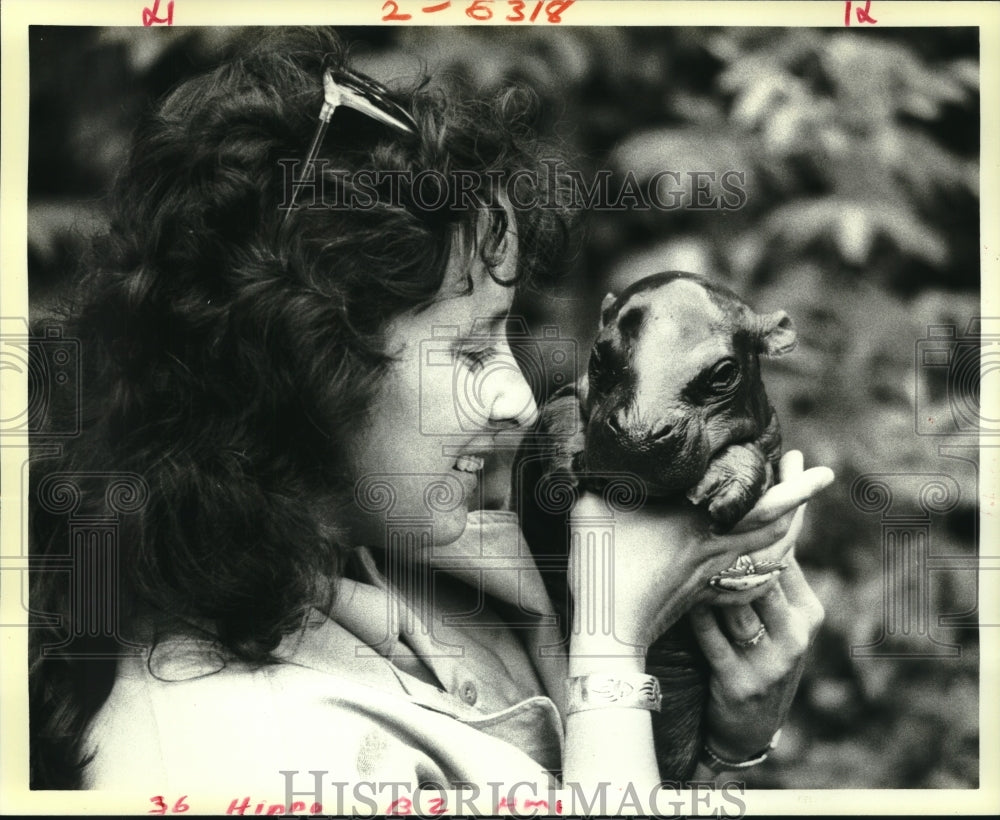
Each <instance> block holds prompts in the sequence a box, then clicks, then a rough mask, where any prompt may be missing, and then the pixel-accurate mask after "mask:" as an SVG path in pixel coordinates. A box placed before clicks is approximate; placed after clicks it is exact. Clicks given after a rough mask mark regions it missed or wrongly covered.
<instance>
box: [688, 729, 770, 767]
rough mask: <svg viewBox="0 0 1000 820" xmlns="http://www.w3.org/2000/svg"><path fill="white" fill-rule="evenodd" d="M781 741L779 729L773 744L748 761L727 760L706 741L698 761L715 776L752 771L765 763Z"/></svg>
mask: <svg viewBox="0 0 1000 820" xmlns="http://www.w3.org/2000/svg"><path fill="white" fill-rule="evenodd" d="M780 739H781V729H778V731H777V732H775V733H774V734H773V735H772V736H771V742H770V743H768V744H767V747H766V748H765V749H762V750H761V751H759V752H756V753H755V754H753V755H751V756H750V757H748V758H747V759H746V760H739V761H735V760H726V759H725V758H724V757H722V755H720V754H718V753H717V752H715V751H714V750H713V749H712V747H711V746H710V745H709V744H708V741H707V740H706V741H705V744H704V745H703V746H702V747H701V756H700V757H699V758H698V761H699V762H700V763H701V764H702V765H704V766H706V767H707V768H709V769H710V770H711V771H712V772H714V773H715V774H720V773H722V772H738V771H742V770H744V769H752V768H753V767H754V766H756V765H757V764H759V763H763V762H764V761H765V760H767V756H768V755H769V754H770V753H771V752H772V751H773V750H774V748H775V747H776V746H777V745H778V741H779V740H780Z"/></svg>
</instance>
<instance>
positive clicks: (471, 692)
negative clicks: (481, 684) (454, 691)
mask: <svg viewBox="0 0 1000 820" xmlns="http://www.w3.org/2000/svg"><path fill="white" fill-rule="evenodd" d="M458 694H459V695H460V696H461V698H462V700H464V701H465V702H466V703H467V704H469V706H473V705H475V703H476V699H477V698H478V697H479V693H478V692H477V691H476V684H474V683H473V682H472V681H466V682H465V683H463V684H462V685H461V687H459V690H458Z"/></svg>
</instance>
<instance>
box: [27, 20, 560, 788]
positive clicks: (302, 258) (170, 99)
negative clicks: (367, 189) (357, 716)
mask: <svg viewBox="0 0 1000 820" xmlns="http://www.w3.org/2000/svg"><path fill="white" fill-rule="evenodd" d="M346 61H347V54H346V50H345V48H344V47H343V46H342V44H341V42H340V40H339V39H338V37H337V35H336V34H335V33H334V32H331V31H329V30H313V29H310V30H268V31H265V32H254V33H253V34H252V35H250V36H248V37H246V42H245V43H243V45H242V48H240V49H239V50H238V52H237V53H236V55H235V56H233V57H232V58H231V59H229V61H228V62H226V63H225V64H223V65H221V66H220V67H219V68H217V69H216V70H214V71H212V72H211V73H209V74H207V75H205V76H201V77H198V78H195V79H192V80H189V81H187V82H185V83H183V84H182V85H180V86H179V87H177V88H176V89H175V90H173V91H172V92H171V93H170V94H169V95H167V97H166V98H165V99H164V100H163V101H162V102H161V103H160V104H159V105H158V106H157V107H156V109H155V111H153V112H152V113H151V114H150V115H149V116H148V117H147V118H146V119H145V121H144V122H143V123H142V124H141V125H140V127H139V128H138V130H137V132H136V134H135V138H134V142H133V146H132V149H131V153H130V156H129V159H128V162H127V165H126V167H125V168H124V170H123V172H122V174H121V176H120V179H119V183H118V185H117V188H116V190H115V192H114V196H113V203H114V205H113V213H112V219H111V225H110V230H109V231H108V233H107V235H106V236H104V237H102V238H101V239H100V240H99V241H98V242H97V243H96V244H95V247H94V253H93V262H92V263H91V264H90V265H89V269H88V273H87V275H86V276H85V277H84V279H83V280H82V282H81V285H80V287H79V289H78V292H77V293H76V294H75V295H74V297H73V299H72V305H71V306H70V307H69V308H68V309H67V316H66V320H65V321H66V331H65V335H66V336H70V337H73V338H76V339H79V340H80V344H81V349H82V356H83V372H82V384H83V387H84V391H85V392H84V395H83V399H82V413H83V416H82V433H81V435H80V436H79V437H77V438H75V439H73V440H72V441H70V442H68V443H67V444H66V446H65V448H64V451H63V453H62V455H61V456H60V457H58V458H40V459H38V460H36V461H35V463H34V465H33V471H32V487H33V489H32V499H33V507H32V519H31V528H32V550H33V555H35V556H36V557H40V558H42V559H44V558H45V556H49V555H58V554H60V553H61V554H63V555H65V553H66V549H67V539H68V537H69V535H68V530H67V524H66V521H65V516H62V517H60V516H59V515H56V514H53V513H52V512H51V511H47V510H45V509H42V508H41V507H40V506H39V505H38V504H37V503H35V502H34V499H35V494H36V493H37V489H38V486H39V482H41V481H43V480H44V479H45V476H46V475H51V474H53V473H56V472H61V473H72V474H79V475H87V476H94V475H98V474H105V475H109V474H121V473H132V474H136V475H138V476H141V478H142V480H144V482H145V485H146V486H147V487H148V490H149V496H148V501H147V502H146V504H145V505H144V506H143V507H142V509H141V510H140V511H138V512H137V513H135V514H132V515H127V516H123V517H122V518H121V523H120V530H119V533H118V538H119V542H118V543H119V549H120V572H121V586H122V589H121V599H120V611H121V615H122V625H123V632H124V634H125V635H126V636H127V635H128V633H129V625H130V623H132V622H133V621H134V619H135V618H136V617H138V615H139V614H142V615H143V616H144V617H145V616H146V615H149V614H150V613H152V614H153V616H154V617H155V618H158V619H160V620H165V619H167V618H178V619H183V620H185V621H189V622H191V623H199V624H209V625H210V627H211V634H212V635H213V636H214V637H215V638H216V639H217V641H218V643H219V645H220V646H221V647H222V648H223V649H224V650H225V651H226V652H227V653H228V654H229V656H230V657H233V658H235V659H238V660H240V661H244V662H249V663H253V664H264V663H268V662H270V661H271V659H272V656H271V653H272V652H273V650H274V649H275V647H276V646H277V645H278V643H279V641H280V640H281V639H282V638H283V637H284V636H285V635H287V634H290V633H292V632H294V631H295V630H297V629H299V628H301V627H302V624H303V619H304V615H305V613H306V612H307V610H308V608H309V606H310V605H311V604H315V603H316V602H317V600H322V598H321V597H320V596H322V594H323V589H324V587H323V582H322V581H321V579H329V578H331V577H336V575H337V574H338V573H339V572H340V569H341V568H340V566H339V563H340V561H341V560H342V559H341V557H340V556H341V554H342V551H341V550H338V548H337V547H338V533H337V531H336V529H335V527H333V528H331V527H330V526H329V525H328V522H326V521H325V520H324V517H323V516H322V515H320V514H319V512H318V511H319V510H324V509H326V510H328V509H336V506H337V504H338V499H339V500H340V502H342V500H343V499H344V497H345V493H347V492H349V491H350V489H351V488H350V486H349V480H348V478H347V470H346V465H345V462H344V447H343V442H345V440H346V439H347V437H349V436H351V434H352V431H354V430H355V429H356V426H357V423H358V420H359V418H360V417H362V415H363V414H364V413H365V412H366V410H367V409H368V407H369V405H370V403H371V401H372V399H373V396H374V393H375V390H376V388H377V387H378V385H379V382H380V379H381V377H382V375H383V374H384V373H385V370H386V367H387V365H388V364H389V363H390V362H391V361H392V355H391V351H386V350H385V349H384V345H383V336H382V334H383V330H384V328H385V326H386V323H387V322H388V321H389V320H390V319H391V318H393V317H394V316H397V315H399V314H400V313H401V312H403V311H406V310H410V309H414V308H416V309H419V308H420V307H422V306H426V305H428V304H430V303H431V302H433V301H434V300H435V298H437V297H438V294H439V291H440V289H441V286H442V282H443V279H444V275H445V268H446V265H447V263H448V260H449V258H450V257H451V255H452V253H453V250H454V249H455V248H457V247H459V246H461V247H468V248H472V249H474V251H472V252H475V253H478V254H479V255H480V256H481V257H482V258H483V259H484V261H486V262H487V264H489V265H491V266H492V265H494V263H495V261H496V260H494V259H493V256H494V255H495V254H494V252H495V251H496V250H497V248H498V244H499V242H500V241H501V239H502V236H503V233H504V231H505V229H506V228H507V224H506V221H507V219H508V216H507V212H506V211H505V210H504V209H503V208H502V207H498V206H497V202H498V193H499V190H500V188H501V186H502V184H506V183H509V182H511V180H513V179H514V177H517V185H518V186H521V188H522V189H524V187H525V186H528V187H530V186H531V185H532V178H531V176H530V175H528V174H519V175H514V172H515V171H517V170H520V169H528V170H529V171H530V170H533V169H540V167H541V166H540V163H541V157H542V151H541V143H539V142H538V141H537V139H536V137H535V136H534V134H533V132H532V129H531V127H530V123H531V121H532V116H533V114H532V110H531V106H532V99H531V95H530V94H527V93H525V92H523V91H520V90H506V91H505V92H503V93H501V94H500V95H499V96H497V97H496V98H495V99H492V100H491V101H488V102H485V101H476V100H474V99H471V98H470V96H469V95H467V94H465V93H464V92H463V91H462V89H461V88H459V87H458V86H454V87H453V86H445V87H440V86H437V85H435V86H433V87H432V85H431V84H430V83H429V82H428V81H427V80H424V81H422V82H421V83H419V84H418V85H416V86H415V87H413V88H411V89H409V90H408V91H406V92H405V93H393V99H394V100H395V101H396V102H398V103H399V104H400V105H402V106H403V107H404V108H405V109H406V110H408V111H409V112H410V113H411V114H412V116H413V118H414V120H415V122H416V123H417V126H418V128H417V132H418V133H417V134H415V135H413V136H412V137H410V136H409V135H406V134H402V133H400V132H398V131H396V130H395V129H393V128H390V127H387V126H385V125H383V124H380V123H378V122H376V121H375V120H373V119H371V118H369V117H367V116H365V115H364V114H361V113H358V112H356V111H352V110H350V109H347V108H342V109H338V111H337V113H336V115H335V116H334V117H333V120H332V123H331V125H330V129H329V132H328V133H327V135H326V138H325V141H324V143H323V147H322V151H321V153H320V159H321V161H322V160H325V161H326V165H325V166H323V165H322V162H321V164H320V167H321V170H322V169H323V168H324V167H325V168H326V169H327V170H325V171H324V173H325V174H326V176H325V177H324V180H325V181H326V182H328V183H329V185H330V186H332V187H331V190H333V188H336V186H341V189H340V193H344V186H345V185H348V183H347V182H346V181H345V177H344V176H342V175H341V176H338V175H336V174H334V173H333V172H331V171H329V170H328V169H331V168H332V169H349V170H353V171H357V170H361V169H369V170H373V171H379V170H386V171H409V172H410V173H415V172H417V171H420V170H426V169H433V170H435V171H437V172H439V173H440V175H441V176H440V177H436V178H437V179H445V180H449V181H451V180H453V179H454V178H455V175H456V173H457V172H460V171H468V170H471V171H480V172H482V171H487V170H489V171H491V172H493V173H491V174H490V175H489V176H485V175H484V176H483V177H482V180H481V185H480V187H479V189H478V190H477V199H476V202H478V203H480V204H481V205H483V206H484V207H480V206H479V205H472V206H469V207H464V208H454V207H443V208H426V207H419V205H418V202H419V200H420V198H419V197H418V196H417V193H418V192H416V191H412V190H410V189H409V188H408V187H406V185H405V179H406V178H405V177H404V178H403V179H404V185H403V189H402V191H401V197H402V199H401V202H399V203H395V204H394V203H392V202H386V201H383V198H381V197H380V198H379V201H378V202H377V203H376V204H375V206H374V207H371V208H364V209H360V208H355V209H330V208H324V207H302V208H298V209H296V210H293V211H292V212H291V213H290V214H289V216H288V218H287V219H285V218H284V212H283V211H282V210H281V208H280V207H279V205H280V203H282V202H287V201H288V199H287V196H288V180H287V179H286V178H285V176H286V172H287V168H288V164H287V161H286V162H282V160H287V159H288V158H301V157H302V156H303V154H304V152H305V150H306V148H307V146H308V144H309V141H310V138H311V137H312V135H313V132H314V130H315V127H316V115H317V113H318V111H319V108H320V105H321V102H322V89H321V76H322V72H323V69H324V67H327V66H332V67H334V68H336V67H338V66H341V67H342V66H345V65H346ZM512 175H513V176H512ZM530 193H531V192H530V191H529V190H522V191H521V194H522V195H521V196H520V197H519V199H521V201H524V200H525V199H527V196H525V194H530ZM484 211H485V213H486V215H487V217H488V218H487V219H485V220H484V218H483V215H484ZM514 214H515V220H516V230H517V233H518V239H519V247H520V249H521V250H520V257H519V261H518V280H519V281H522V282H523V281H527V280H528V279H530V278H531V277H532V276H533V275H534V274H535V273H536V272H538V271H539V270H542V271H544V270H546V269H548V268H549V267H550V266H551V265H552V264H553V262H554V260H555V259H556V258H558V256H559V254H560V252H561V248H562V246H563V244H564V241H565V234H566V212H565V211H564V210H561V209H559V208H553V207H547V208H532V209H517V210H516V211H514ZM484 225H485V226H486V227H485V228H484ZM490 270H493V267H490ZM469 283H470V287H471V279H470V280H469ZM58 412H59V408H53V409H52V413H53V414H58ZM40 432H44V430H42V431H40ZM90 485H93V486H91V490H90V491H89V492H88V493H87V494H86V497H84V498H83V500H82V501H81V504H82V505H83V506H84V508H85V509H88V510H90V511H91V512H93V513H94V514H97V515H99V514H102V513H103V512H105V511H106V510H105V505H106V504H107V500H106V490H107V487H106V486H104V485H102V484H101V481H99V480H98V481H97V482H96V484H94V482H90V484H89V485H88V486H90ZM68 586H69V584H68V583H67V582H66V579H65V577H63V576H62V575H60V574H59V573H52V572H41V571H39V572H34V573H33V574H32V604H33V608H34V609H35V610H37V611H44V612H48V613H55V614H58V615H60V616H61V618H62V623H61V626H60V627H38V628H34V629H33V630H32V635H31V640H30V655H31V734H32V747H31V762H32V781H31V785H32V788H77V787H79V785H80V778H81V774H82V770H83V767H84V766H85V765H86V762H87V761H86V760H85V759H84V758H83V756H82V749H81V737H82V735H83V733H84V730H85V728H86V726H87V724H88V722H89V720H90V719H91V718H92V717H93V715H94V714H95V713H96V711H97V710H98V709H99V708H100V706H101V704H102V703H103V702H104V700H105V699H106V698H107V696H108V694H109V693H110V690H111V686H112V683H113V680H114V674H115V664H114V662H113V659H112V660H101V659H100V658H98V657H97V656H98V655H100V654H102V647H103V649H108V647H107V646H103V644H102V641H104V642H105V643H106V642H107V639H102V638H99V637H98V638H92V639H90V640H91V644H92V649H93V652H91V653H88V654H90V655H92V657H82V658H81V657H77V658H66V657H58V656H53V655H51V654H46V653H45V652H44V647H45V646H46V645H50V646H51V645H52V644H53V643H58V642H60V640H64V638H65V634H66V629H67V628H70V629H72V624H73V618H74V614H73V613H72V612H71V611H70V606H69V600H70V595H69V592H68V589H67V588H68ZM77 617H78V616H77ZM130 619H131V620H130ZM111 648H112V649H113V648H114V647H111ZM110 654H113V652H112V653H110Z"/></svg>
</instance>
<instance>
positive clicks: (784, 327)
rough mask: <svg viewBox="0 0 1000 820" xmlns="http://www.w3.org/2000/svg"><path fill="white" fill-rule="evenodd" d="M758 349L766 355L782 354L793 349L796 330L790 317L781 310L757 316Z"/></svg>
mask: <svg viewBox="0 0 1000 820" xmlns="http://www.w3.org/2000/svg"><path fill="white" fill-rule="evenodd" d="M757 320H758V321H759V322H760V350H761V353H763V354H764V355H766V356H783V355H784V354H785V353H788V352H790V351H792V350H794V349H795V341H796V332H795V323H794V322H793V321H792V317H791V316H789V315H788V314H787V313H785V311H783V310H776V311H775V312H774V313H768V314H766V315H764V316H758V317H757Z"/></svg>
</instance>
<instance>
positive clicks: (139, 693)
mask: <svg viewBox="0 0 1000 820" xmlns="http://www.w3.org/2000/svg"><path fill="white" fill-rule="evenodd" d="M356 557H357V561H356V566H357V567H358V570H357V572H356V573H355V574H354V577H353V578H349V579H348V578H345V579H343V580H342V581H339V582H338V587H337V596H336V599H335V604H334V606H333V608H332V610H331V611H330V612H329V613H325V614H323V613H319V612H318V611H316V612H314V613H313V617H311V618H310V621H309V624H308V625H307V627H306V628H305V629H304V630H303V631H302V632H300V633H296V634H294V635H290V636H288V637H287V638H286V639H285V640H284V641H283V642H282V643H281V645H280V646H279V647H278V649H277V651H276V652H275V656H276V658H277V659H278V662H277V663H275V664H272V665H268V666H264V667H261V668H252V667H249V666H247V665H246V664H242V663H239V662H235V661H232V660H227V659H224V658H223V657H222V655H221V654H220V651H219V649H218V646H217V644H215V643H214V642H212V641H208V640H204V639H199V638H194V637H174V638H168V639H165V640H163V641H161V642H159V643H158V644H157V645H156V646H155V647H154V651H153V652H152V654H150V653H149V652H147V653H146V654H145V655H144V656H142V657H134V658H128V659H123V660H121V661H120V662H119V668H118V673H117V677H116V680H115V684H114V686H113V689H112V691H111V694H110V696H109V697H108V699H107V701H106V702H105V703H104V705H103V707H102V708H101V709H100V711H99V712H98V714H97V715H96V716H95V718H94V720H93V721H92V723H91V725H90V726H89V727H88V733H87V738H86V743H85V749H86V750H87V751H91V752H94V758H93V760H92V761H91V763H90V764H89V765H88V766H87V768H86V770H85V773H84V786H85V787H86V788H90V789H115V790H128V791H136V790H139V791H142V790H150V789H151V790H153V791H152V792H150V793H157V794H159V793H167V792H169V791H170V790H178V791H179V792H180V793H193V792H196V791H197V790H198V789H199V788H203V789H210V790H212V791H219V790H224V789H226V788H230V789H238V790H241V793H243V792H248V791H250V790H251V789H258V790H260V789H262V788H264V789H268V790H270V791H271V793H274V792H278V793H283V792H282V791H281V790H283V789H284V784H285V777H284V775H281V774H280V772H282V771H298V772H300V773H301V774H300V775H299V778H300V779H299V780H297V781H296V784H297V786H301V785H303V782H304V781H303V780H302V778H304V779H305V780H309V781H310V782H311V777H312V776H311V775H309V774H308V772H311V771H321V772H326V773H328V774H327V775H325V777H326V778H327V779H328V780H331V781H337V782H346V783H350V782H355V781H359V780H363V781H370V782H374V783H380V782H381V783H386V782H403V783H407V784H410V785H411V787H412V788H416V787H417V786H418V785H420V784H432V783H433V784H438V785H440V786H449V785H453V784H456V783H463V782H471V783H479V784H483V783H487V782H489V781H504V782H515V781H517V782H523V781H527V782H529V783H536V784H542V785H543V787H544V786H548V785H550V784H551V783H552V782H553V776H554V775H555V774H556V773H558V771H559V769H560V768H561V759H562V741H563V733H562V721H561V718H560V714H559V710H558V708H557V706H556V702H555V701H554V700H553V698H552V697H550V694H554V695H555V697H556V698H557V700H558V697H559V687H561V686H562V681H563V679H564V677H565V674H566V660H565V656H564V654H563V653H562V651H561V649H560V647H559V630H558V628H557V625H556V619H555V615H554V614H553V611H552V607H551V605H550V603H549V601H548V597H547V596H546V594H545V590H544V587H543V585H542V582H541V578H540V576H539V574H538V570H537V569H536V568H535V565H534V562H533V561H532V559H531V557H530V553H529V552H528V550H527V547H526V545H525V544H524V541H523V538H522V537H521V534H520V530H519V528H518V525H517V518H516V514H514V513H508V512H477V513H472V514H470V516H469V521H468V526H467V528H466V531H465V533H464V534H463V536H462V538H460V539H459V540H458V541H457V542H455V543H453V544H449V545H447V546H444V547H432V548H430V553H429V555H426V556H423V557H422V558H421V560H424V561H427V562H429V563H430V565H431V567H432V568H433V572H432V573H431V574H430V576H431V577H432V578H433V581H432V585H433V588H432V589H420V588H418V587H416V586H414V585H412V584H411V588H406V589H404V590H403V594H400V592H399V588H400V587H401V586H403V587H405V586H406V583H407V578H408V577H409V578H410V580H412V578H413V577H416V578H424V579H426V578H427V577H428V575H427V573H411V574H410V576H407V575H406V573H405V572H399V573H394V570H393V568H392V566H387V568H386V569H385V571H381V570H380V569H379V568H378V567H377V566H376V562H375V560H374V559H373V555H372V553H371V552H369V551H368V550H366V549H363V548H362V549H359V550H358V552H357V556H356ZM387 558H388V560H390V561H392V560H393V556H392V554H391V553H390V554H389V555H388V556H387ZM393 574H397V575H399V576H400V577H399V578H396V579H393V578H392V577H391V576H392V575H393ZM387 575H388V576H389V577H388V578H387V577H386V576H387ZM425 584H426V582H425ZM432 601H433V606H432V605H431V602H432ZM501 610H502V611H503V613H504V617H502V618H501V617H500V615H499V614H498V613H499V611H501Z"/></svg>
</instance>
